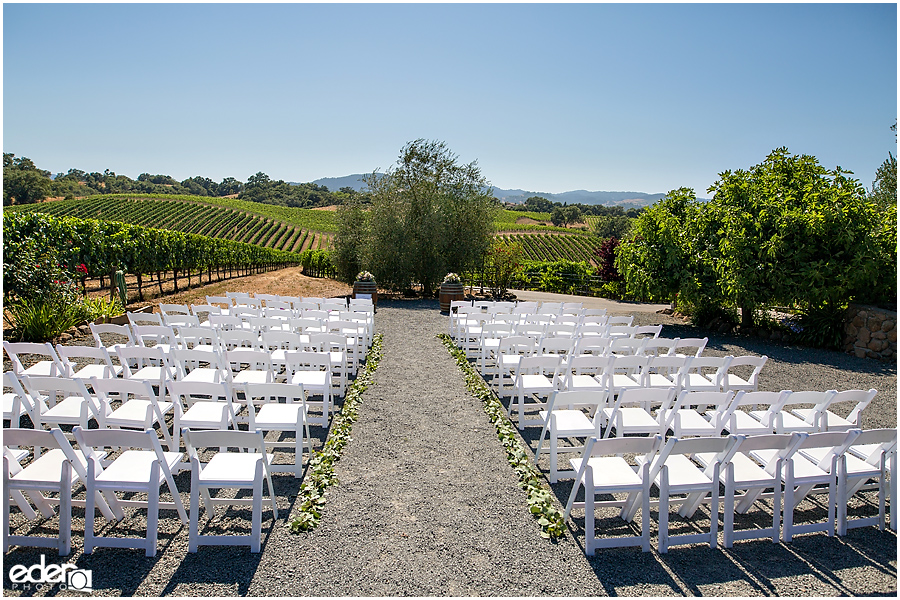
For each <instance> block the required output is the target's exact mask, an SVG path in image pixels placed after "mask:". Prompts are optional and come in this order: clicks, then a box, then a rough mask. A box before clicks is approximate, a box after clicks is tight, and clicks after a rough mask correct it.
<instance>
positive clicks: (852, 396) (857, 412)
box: [831, 388, 878, 427]
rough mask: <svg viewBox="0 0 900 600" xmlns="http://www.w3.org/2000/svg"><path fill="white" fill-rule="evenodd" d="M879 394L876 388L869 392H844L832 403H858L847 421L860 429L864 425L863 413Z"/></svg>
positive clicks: (839, 393) (835, 397) (836, 396)
mask: <svg viewBox="0 0 900 600" xmlns="http://www.w3.org/2000/svg"><path fill="white" fill-rule="evenodd" d="M877 393H878V391H877V390H875V389H874V388H872V389H869V390H867V391H863V390H844V391H843V392H837V393H836V394H835V396H834V398H832V399H831V403H832V404H838V403H840V402H856V406H854V407H853V409H852V410H851V411H850V414H849V415H847V420H848V421H850V422H851V423H854V424H856V426H857V427H860V426H861V425H862V411H864V410H865V409H866V407H867V406H869V403H870V402H872V400H873V399H874V398H875V395H876V394H877Z"/></svg>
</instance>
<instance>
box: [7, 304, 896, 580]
mask: <svg viewBox="0 0 900 600" xmlns="http://www.w3.org/2000/svg"><path fill="white" fill-rule="evenodd" d="M611 312H613V311H611ZM624 312H630V311H624ZM634 314H635V317H636V318H635V321H636V322H638V323H640V324H644V323H646V324H650V323H663V324H664V325H665V328H664V330H663V334H662V335H664V336H667V337H672V336H676V335H680V336H682V337H695V336H696V335H697V334H696V332H695V331H693V330H692V329H691V328H690V327H689V326H685V325H683V324H682V323H681V322H680V321H677V320H676V319H672V318H670V317H666V316H664V315H657V314H654V313H640V312H636V313H634ZM376 328H377V330H378V331H380V332H383V333H384V356H383V358H382V361H381V363H380V366H379V368H378V370H377V371H376V373H375V382H376V383H375V385H373V386H372V387H370V388H369V390H368V391H367V392H366V394H365V396H364V397H363V404H362V405H361V406H360V410H359V420H358V421H357V422H356V423H355V425H354V428H353V441H352V442H351V443H350V444H348V446H347V447H346V448H345V450H344V454H343V457H342V458H341V460H340V461H339V462H338V463H337V464H336V475H337V477H338V479H339V481H340V483H339V484H338V485H336V486H334V487H332V488H330V489H329V494H328V502H327V504H326V506H325V509H324V512H323V518H322V523H321V525H320V526H319V527H318V528H317V529H316V530H314V531H312V532H310V533H304V534H300V535H294V534H291V533H290V531H289V530H288V529H287V527H286V520H285V517H284V516H282V518H281V519H279V520H278V521H277V522H276V523H273V521H272V518H271V517H272V515H271V512H269V511H265V512H264V513H263V518H264V521H263V531H264V545H263V551H262V553H260V554H257V555H254V554H251V553H250V552H249V548H246V547H203V548H201V549H200V551H199V552H198V553H197V554H189V553H188V552H187V538H188V535H187V527H186V526H181V524H180V522H179V521H178V520H177V519H176V518H174V517H173V516H172V514H173V513H167V512H163V513H162V518H161V519H160V536H159V538H160V551H159V553H158V554H157V557H155V558H145V557H144V556H143V551H139V550H119V549H97V550H95V552H94V554H93V555H91V556H85V555H83V554H82V551H81V545H82V541H83V538H82V534H83V531H84V519H83V511H81V510H79V509H75V510H74V511H73V512H74V515H75V518H74V524H73V530H74V539H75V545H76V547H75V550H74V551H73V554H72V555H71V556H70V557H67V558H65V559H60V558H59V557H57V556H56V554H55V552H52V551H51V552H50V553H49V554H48V556H47V559H48V562H51V563H61V562H71V563H74V564H76V565H77V566H78V567H79V568H83V569H91V570H92V572H93V585H94V590H95V591H94V593H95V594H97V595H126V596H163V595H174V596H198V597H199V596H236V595H249V596H281V597H286V596H348V595H352V596H401V595H402V596H558V595H559V596H561V595H565V596H594V595H624V596H671V595H712V596H761V595H779V596H806V597H809V596H833V595H891V596H896V590H897V572H896V568H897V537H896V534H895V533H893V532H891V531H885V532H879V531H878V530H877V529H875V528H872V527H867V528H861V529H856V530H852V531H851V532H850V534H849V535H847V536H845V537H835V538H829V537H827V536H826V535H825V534H822V533H815V534H809V535H802V536H798V537H796V538H795V539H794V541H793V542H792V543H790V544H779V545H772V544H771V542H767V541H764V540H758V541H745V542H738V543H737V544H736V545H735V547H734V548H732V549H727V550H726V549H722V548H718V549H710V548H708V547H706V546H703V545H690V546H678V547H673V548H672V549H670V551H669V553H668V554H666V555H660V554H658V553H657V552H656V551H655V550H654V551H652V552H650V553H642V552H641V551H640V550H639V549H638V548H622V549H612V550H601V551H598V554H597V556H595V557H585V556H584V554H583V540H584V534H583V531H582V527H583V513H582V515H580V516H579V515H578V513H577V512H576V513H575V515H574V516H575V519H574V520H572V521H570V523H569V534H568V535H566V536H565V537H564V538H562V539H561V540H558V541H555V542H550V541H548V540H544V539H542V538H541V537H540V536H539V528H538V525H537V523H536V521H535V520H534V519H533V518H532V517H531V515H530V514H529V513H528V510H527V504H526V501H525V497H524V494H523V492H522V491H521V490H520V489H519V487H518V485H517V479H516V476H515V473H514V472H513V471H512V469H511V468H510V467H509V465H508V464H507V462H506V459H505V455H504V452H503V450H502V448H501V446H500V443H499V442H498V440H497V437H496V433H495V430H494V427H493V425H491V424H490V422H489V421H488V419H487V417H486V416H485V414H484V413H483V411H482V409H481V405H480V403H479V402H478V401H476V400H474V399H473V398H472V397H471V396H469V394H468V393H467V392H466V389H465V384H464V381H463V378H462V376H461V375H460V373H459V372H458V370H457V369H456V366H455V364H454V362H453V360H452V359H451V357H450V355H449V354H448V353H447V351H446V350H445V349H444V348H443V346H442V344H441V343H440V341H439V340H438V339H436V338H435V335H436V334H437V333H441V332H444V331H446V316H442V315H440V314H439V313H438V310H437V302H436V301H396V302H390V301H387V302H382V303H380V305H379V310H378V314H377V315H376ZM708 353H709V354H714V355H715V354H729V353H730V354H748V353H750V354H766V355H768V356H769V358H770V360H769V363H768V364H767V365H766V367H765V368H764V369H763V373H762V376H761V384H760V389H764V390H780V389H798V390H799V389H831V388H836V389H849V388H863V389H868V388H869V387H875V388H876V389H878V390H879V394H878V396H877V397H876V401H875V402H873V404H872V405H871V406H870V407H869V409H867V413H866V415H865V419H866V420H865V426H866V427H876V426H896V412H897V404H896V397H897V392H896V367H895V365H882V364H881V363H877V362H874V361H870V360H865V359H857V358H855V357H851V356H847V355H843V354H838V353H833V352H822V351H816V350H809V349H803V348H792V347H786V346H780V345H778V344H776V343H773V342H762V341H758V340H748V339H741V338H737V337H727V336H716V337H714V336H710V342H709V345H708ZM848 410H849V409H848ZM524 433H525V436H524V438H523V439H524V442H525V443H526V444H528V445H529V446H530V447H531V448H532V451H533V449H534V447H535V445H536V437H537V435H538V434H539V431H538V430H535V428H529V429H527V430H526V431H525V432H524ZM313 434H314V435H318V437H319V442H318V443H319V444H321V443H322V441H323V440H324V435H325V432H324V431H322V430H319V431H314V432H313ZM540 466H542V467H543V469H544V471H545V472H546V470H547V467H548V464H547V463H546V462H545V461H544V458H543V457H542V459H541V465H540ZM177 481H178V487H179V489H180V490H181V491H182V496H183V497H184V498H185V500H186V499H187V496H188V495H187V491H188V490H189V487H190V478H189V475H188V473H182V474H181V475H179V476H178V478H177ZM570 486H571V482H568V483H567V482H561V483H559V484H555V485H554V486H552V489H553V491H554V494H555V495H556V497H557V498H558V499H559V500H560V501H561V502H565V499H566V498H567V496H568V492H569V489H570ZM275 488H276V495H277V500H278V507H279V513H280V514H281V512H282V511H284V515H288V514H290V511H291V509H292V506H293V504H294V502H295V500H296V494H297V491H298V489H299V482H298V480H295V479H294V478H293V477H291V476H288V475H275ZM866 508H868V507H866V506H862V507H861V510H863V511H864V510H865V509H866ZM220 511H221V509H220ZM702 511H703V509H701V512H702ZM760 512H763V511H760ZM651 513H654V514H653V515H652V516H653V522H654V524H653V527H652V537H653V539H652V542H653V546H654V548H655V546H656V525H655V522H656V518H655V517H656V514H655V509H653V510H651ZM219 514H220V516H219V517H218V518H217V519H216V520H214V521H213V522H212V523H213V526H212V527H213V528H216V527H221V528H222V529H223V530H225V529H227V530H228V531H230V532H241V530H245V529H248V527H249V511H244V510H232V511H230V512H228V513H227V516H222V515H223V513H222V512H220V513H219ZM703 514H708V513H703ZM703 514H698V516H697V517H696V518H694V519H691V520H690V521H686V522H682V521H680V520H679V519H677V517H676V518H675V519H673V527H674V528H678V527H684V528H690V527H694V526H696V527H703V526H704V524H707V525H708V520H707V521H706V522H705V523H704V519H703ZM823 514H824V508H822V507H821V504H820V503H819V501H818V500H807V501H805V502H804V504H802V505H801V507H800V512H799V517H798V520H799V521H803V520H805V519H807V518H809V519H818V518H819V517H821V516H822V515H823ZM748 518H749V519H751V520H749V521H744V520H741V521H740V522H741V523H742V524H743V525H745V526H746V525H747V524H748V523H750V522H752V519H753V517H752V516H751V517H748ZM22 522H23V519H22V518H21V515H18V514H15V515H14V519H13V524H14V526H17V527H18V528H20V529H21V530H22V531H25V530H28V529H29V528H30V525H23V524H22ZM97 522H98V523H99V524H103V526H104V531H103V533H106V534H113V535H116V534H120V535H121V534H128V533H129V532H132V531H133V532H134V533H137V534H142V533H143V527H144V518H143V516H142V515H140V514H138V515H136V516H133V517H129V519H127V520H126V522H124V523H121V524H118V525H108V524H106V523H105V521H103V520H102V519H98V521H97ZM620 523H621V521H618V523H616V519H615V518H612V519H610V520H609V522H608V523H607V522H606V520H605V519H599V520H598V526H603V525H605V524H606V525H608V526H610V527H616V528H619V529H621V526H620V525H619V524H620ZM55 525H56V523H55V519H54V520H50V521H48V522H47V523H44V524H42V525H39V526H38V527H39V528H44V529H46V530H47V531H52V530H53V528H54V527H55ZM40 554H41V551H40V550H38V549H33V548H14V549H13V550H12V551H11V552H9V553H7V554H6V555H5V557H4V559H5V564H6V565H8V566H11V565H14V564H24V565H31V564H35V563H37V562H39V560H40ZM7 573H8V567H7V568H5V569H4V588H5V589H4V593H6V594H8V595H19V594H22V593H23V591H22V590H14V589H11V584H10V581H9V579H8V575H7ZM53 593H56V592H53ZM65 594H68V592H60V593H59V595H65ZM24 595H43V593H36V592H35V591H30V592H29V591H24Z"/></svg>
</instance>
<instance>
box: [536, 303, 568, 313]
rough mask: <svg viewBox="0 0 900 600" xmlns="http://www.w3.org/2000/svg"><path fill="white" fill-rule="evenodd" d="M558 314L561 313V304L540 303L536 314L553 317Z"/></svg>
mask: <svg viewBox="0 0 900 600" xmlns="http://www.w3.org/2000/svg"><path fill="white" fill-rule="evenodd" d="M560 312H562V302H541V305H540V306H539V307H538V309H537V312H536V314H540V315H554V316H555V315H558V314H559V313H560Z"/></svg>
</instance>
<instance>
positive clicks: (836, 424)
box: [791, 408, 857, 431]
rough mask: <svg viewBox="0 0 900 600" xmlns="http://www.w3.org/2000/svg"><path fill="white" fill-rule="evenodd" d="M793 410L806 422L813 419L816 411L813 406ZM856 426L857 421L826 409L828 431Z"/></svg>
mask: <svg viewBox="0 0 900 600" xmlns="http://www.w3.org/2000/svg"><path fill="white" fill-rule="evenodd" d="M791 412H792V413H793V414H794V415H796V416H797V417H799V418H800V419H801V420H802V421H803V422H804V423H805V422H808V421H811V420H812V419H813V415H814V414H815V412H816V411H815V409H813V408H795V409H794V410H792V411H791ZM856 426H857V425H856V423H851V422H850V421H848V420H847V419H845V418H844V417H842V416H840V415H836V414H834V413H833V412H831V411H830V410H827V411H825V429H826V430H828V431H834V430H849V429H853V428H854V427H856Z"/></svg>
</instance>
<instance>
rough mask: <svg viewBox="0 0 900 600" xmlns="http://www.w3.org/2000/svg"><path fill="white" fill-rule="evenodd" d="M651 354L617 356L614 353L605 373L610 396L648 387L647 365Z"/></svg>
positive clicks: (604, 379) (604, 380)
mask: <svg viewBox="0 0 900 600" xmlns="http://www.w3.org/2000/svg"><path fill="white" fill-rule="evenodd" d="M649 364H650V357H649V356H615V355H612V356H611V358H610V361H609V363H607V367H606V371H605V372H604V373H603V383H605V384H606V387H607V389H608V390H609V395H610V397H611V398H612V397H614V396H617V395H619V394H620V393H622V392H623V391H624V390H632V389H637V388H643V387H647V367H648V365H649Z"/></svg>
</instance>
